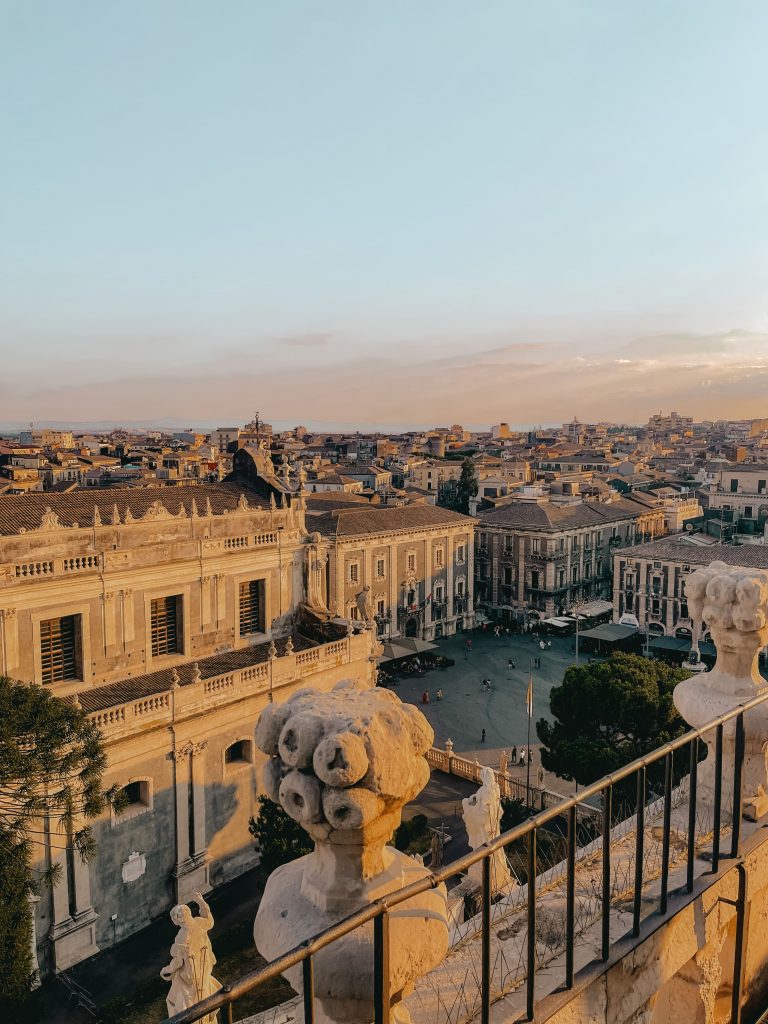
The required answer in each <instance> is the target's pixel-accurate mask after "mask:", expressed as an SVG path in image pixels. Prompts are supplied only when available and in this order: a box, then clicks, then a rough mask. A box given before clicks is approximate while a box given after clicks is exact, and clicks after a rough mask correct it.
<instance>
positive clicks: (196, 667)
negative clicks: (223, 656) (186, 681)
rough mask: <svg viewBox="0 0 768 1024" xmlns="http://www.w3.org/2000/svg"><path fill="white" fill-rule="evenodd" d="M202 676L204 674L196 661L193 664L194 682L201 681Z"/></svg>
mask: <svg viewBox="0 0 768 1024" xmlns="http://www.w3.org/2000/svg"><path fill="white" fill-rule="evenodd" d="M202 678H203V674H202V672H201V671H200V666H199V665H198V663H197V662H196V661H195V662H193V664H192V682H193V683H199V682H200V680H201V679H202Z"/></svg>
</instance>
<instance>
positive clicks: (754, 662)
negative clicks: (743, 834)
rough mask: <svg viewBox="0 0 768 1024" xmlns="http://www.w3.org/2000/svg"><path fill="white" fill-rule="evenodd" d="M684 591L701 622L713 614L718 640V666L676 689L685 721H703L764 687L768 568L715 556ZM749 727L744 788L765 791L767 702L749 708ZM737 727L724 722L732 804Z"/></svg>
mask: <svg viewBox="0 0 768 1024" xmlns="http://www.w3.org/2000/svg"><path fill="white" fill-rule="evenodd" d="M685 592H686V597H687V599H688V606H689V608H690V610H691V617H692V618H693V619H694V620H695V621H696V622H697V623H699V624H700V623H702V622H706V624H707V627H708V628H709V631H710V633H711V634H712V639H713V640H714V642H715V647H716V648H717V662H716V663H715V667H714V668H713V669H712V671H711V672H705V673H702V674H700V675H695V676H692V677H691V678H689V679H686V680H685V681H684V682H682V683H678V684H677V686H676V687H675V691H674V695H673V696H674V702H675V706H676V707H677V709H678V711H679V712H680V714H681V715H682V716H683V718H684V719H685V720H686V722H688V724H689V725H692V726H693V727H694V728H701V727H702V726H703V725H705V724H706V723H707V722H710V721H711V720H712V719H714V718H717V717H719V716H720V715H722V714H725V713H726V712H727V711H730V710H732V709H733V708H734V707H736V705H737V704H741V703H743V702H744V701H746V700H749V699H750V698H751V697H755V696H757V694H758V692H759V691H760V690H762V689H763V688H764V687H765V680H764V679H763V678H762V677H761V675H760V672H759V668H758V657H759V654H760V650H761V648H762V647H764V646H765V644H766V642H768V573H766V572H764V571H761V570H754V569H737V568H734V567H733V566H731V565H726V564H725V563H724V562H712V563H711V565H709V566H707V567H706V568H702V569H698V570H697V571H696V572H694V573H691V575H690V576H689V577H688V579H687V581H686V585H685ZM744 729H745V755H744V774H743V785H744V795H745V797H747V798H748V797H758V796H759V795H760V794H759V788H760V787H762V789H763V790H764V791H768V775H767V773H766V759H765V753H764V749H763V748H764V745H765V743H766V738H767V737H768V708H767V707H766V706H765V705H761V706H760V707H757V708H753V709H752V710H751V711H748V712H746V714H745V715H744ZM735 731H736V721H735V719H733V720H732V721H730V722H728V723H726V725H725V726H724V729H723V776H722V782H723V791H722V801H723V807H726V806H728V804H729V801H730V797H731V795H732V788H733V761H734V752H735ZM706 742H707V746H708V747H709V754H708V756H707V758H706V760H705V761H704V762H702V764H701V765H700V766H699V791H700V792H701V793H702V794H703V795H704V797H705V798H707V799H709V800H712V799H713V793H714V760H715V753H714V745H715V735H714V733H711V734H710V736H708V737H707V738H706Z"/></svg>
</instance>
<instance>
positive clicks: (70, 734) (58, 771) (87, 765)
mask: <svg viewBox="0 0 768 1024" xmlns="http://www.w3.org/2000/svg"><path fill="white" fill-rule="evenodd" d="M105 764H106V758H105V754H104V749H103V746H102V742H101V736H100V734H99V731H98V729H97V728H96V726H95V725H94V724H93V723H92V722H91V721H90V719H89V718H88V716H87V714H86V713H85V712H84V711H83V710H82V708H80V707H79V706H77V705H76V704H74V703H71V702H69V701H67V700H61V699H59V698H57V697H54V696H53V695H52V694H51V693H50V692H49V691H48V690H44V689H43V688H42V687H40V686H32V685H29V684H27V683H19V682H15V681H14V680H12V679H8V678H6V677H5V676H0V878H2V885H0V1016H2V1013H3V1012H5V1014H7V1015H8V1016H9V1017H10V1016H13V1015H14V1014H15V1011H16V1008H18V1006H19V1005H20V1004H21V1002H23V1000H24V998H25V996H26V994H27V992H28V990H29V984H30V980H31V978H32V973H33V964H32V952H31V949H30V943H31V937H32V917H31V911H30V905H29V899H28V897H29V896H30V895H32V894H33V893H34V892H36V891H37V890H38V889H39V887H40V885H41V884H52V883H53V882H54V881H55V880H56V878H57V875H58V872H59V871H60V866H59V865H57V866H56V868H53V869H49V870H48V871H45V872H43V873H41V874H40V875H38V876H35V875H33V871H32V861H33V850H34V846H35V844H41V843H42V842H43V838H44V837H43V831H42V830H43V825H42V824H41V823H44V822H46V821H47V823H48V828H49V830H50V833H51V842H52V844H53V845H56V846H60V847H63V848H66V849H68V850H71V852H72V855H73V856H79V857H81V858H83V859H84V860H85V859H87V858H89V857H90V856H92V854H93V852H94V848H95V843H94V839H93V836H92V834H91V829H90V825H89V822H90V821H91V820H92V819H93V818H95V817H96V816H97V815H98V814H100V813H101V811H102V810H103V808H104V805H105V800H106V799H111V800H114V798H115V793H114V790H113V791H110V792H109V793H104V792H103V791H102V776H103V773H104V768H105Z"/></svg>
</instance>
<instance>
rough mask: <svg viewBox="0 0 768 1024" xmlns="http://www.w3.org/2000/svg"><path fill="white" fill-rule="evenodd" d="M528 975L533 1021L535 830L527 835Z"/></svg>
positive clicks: (534, 979)
mask: <svg viewBox="0 0 768 1024" xmlns="http://www.w3.org/2000/svg"><path fill="white" fill-rule="evenodd" d="M527 939H528V975H527V977H526V1000H525V1001H526V1011H527V1016H528V1020H529V1021H531V1020H533V1019H534V1006H535V1002H536V829H535V828H532V829H531V831H530V832H529V833H528V936H527Z"/></svg>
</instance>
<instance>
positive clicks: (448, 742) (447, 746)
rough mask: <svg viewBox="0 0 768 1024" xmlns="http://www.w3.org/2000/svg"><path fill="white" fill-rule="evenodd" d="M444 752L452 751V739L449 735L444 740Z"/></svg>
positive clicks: (449, 752) (450, 752)
mask: <svg viewBox="0 0 768 1024" xmlns="http://www.w3.org/2000/svg"><path fill="white" fill-rule="evenodd" d="M445 752H446V754H452V753H453V740H452V739H451V737H450V736H449V737H448V739H447V740H446V741H445Z"/></svg>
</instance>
